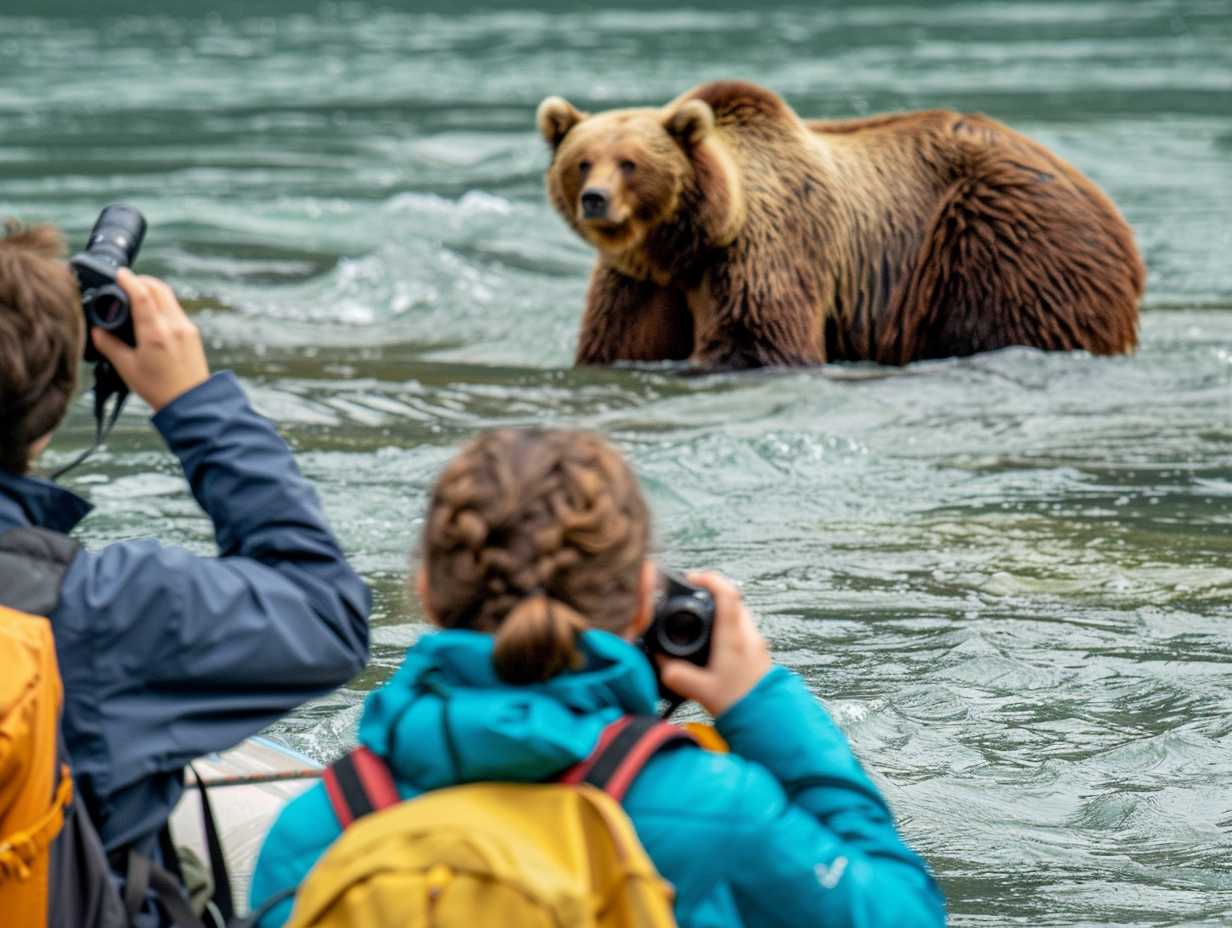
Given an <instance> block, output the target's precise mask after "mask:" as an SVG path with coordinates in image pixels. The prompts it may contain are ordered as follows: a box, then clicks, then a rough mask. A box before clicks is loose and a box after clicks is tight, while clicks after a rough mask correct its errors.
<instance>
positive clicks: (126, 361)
mask: <svg viewBox="0 0 1232 928" xmlns="http://www.w3.org/2000/svg"><path fill="white" fill-rule="evenodd" d="M116 281H117V282H118V283H119V284H120V286H121V287H122V288H123V289H124V292H125V293H127V294H128V297H129V305H130V307H131V312H132V316H133V331H134V334H135V335H136V341H137V347H136V348H130V347H129V346H127V345H125V344H124V343H123V342H121V341H120V340H119V339H117V338H115V337H113V336H110V335H107V334H106V333H102V332H97V331H96V332H94V333H93V337H94V344H95V345H96V346H97V347H98V349H99V351H101V352H103V354H104V355H106V356H107V358H108V359H109V360H110V361H111V363H112V364H113V365H114V366H115V369H116V372H117V373H118V374H119V375H120V376H121V377H122V378H123V379H124V382H125V383H127V384H128V386H129V387H130V388H131V389H132V391H133V392H134V393H136V394H137V395H138V396H140V397H141V398H142V399H143V400H145V401H146V402H147V403H148V404H149V405H150V408H151V409H153V410H154V411H155V412H157V411H158V410H160V409H162V408H163V407H164V406H166V405H167V404H168V403H170V402H171V401H172V400H174V399H176V398H177V397H179V396H180V395H182V394H183V393H185V392H187V391H188V390H191V389H192V388H193V387H195V386H197V385H198V384H201V383H204V382H205V381H206V380H207V379H208V378H209V375H210V371H209V365H208V364H207V362H206V359H205V348H204V347H203V345H202V344H201V333H200V332H198V331H197V327H196V326H195V325H194V324H193V322H192V320H191V319H189V318H188V315H187V314H186V313H185V312H184V309H183V307H181V306H180V301H179V300H178V299H176V296H175V293H174V292H173V291H172V289H171V288H170V287H169V286H168V285H167V284H166V283H165V282H163V281H161V280H159V279H158V278H157V277H145V276H143V277H138V276H137V275H135V274H133V273H132V272H131V271H129V270H128V269H127V268H125V269H123V270H121V271H120V272H119V273H118V274H117V275H116Z"/></svg>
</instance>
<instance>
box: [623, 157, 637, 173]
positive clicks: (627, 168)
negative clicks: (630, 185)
mask: <svg viewBox="0 0 1232 928" xmlns="http://www.w3.org/2000/svg"><path fill="white" fill-rule="evenodd" d="M620 169H621V170H622V171H623V172H624V173H626V174H632V173H633V172H634V171H636V170H637V165H636V164H634V163H633V162H632V161H630V160H629V159H628V158H626V159H625V160H624V161H622V162H620Z"/></svg>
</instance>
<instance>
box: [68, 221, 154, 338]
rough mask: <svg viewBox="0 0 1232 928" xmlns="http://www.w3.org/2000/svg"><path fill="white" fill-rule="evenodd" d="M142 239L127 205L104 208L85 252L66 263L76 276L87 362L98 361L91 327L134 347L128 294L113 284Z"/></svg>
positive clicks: (140, 224)
mask: <svg viewBox="0 0 1232 928" xmlns="http://www.w3.org/2000/svg"><path fill="white" fill-rule="evenodd" d="M144 238H145V217H144V216H142V215H141V213H139V212H137V210H135V209H133V208H132V207H131V206H120V205H118V204H117V205H114V206H108V207H107V208H106V209H104V210H103V211H102V212H101V213H100V214H99V217H98V221H97V222H96V223H94V229H93V231H91V232H90V240H89V242H87V243H86V249H85V251H83V252H80V253H78V254H75V255H73V257H72V259H71V260H70V262H69V263H70V264H71V265H72V268H73V271H74V273H76V275H77V285H78V287H80V289H81V309H82V312H84V313H85V316H86V345H85V349H86V350H85V359H86V360H87V361H101V360H102V355H100V354H99V353H98V351H97V350H95V348H94V343H93V342H92V341H91V340H90V329H91V328H94V327H95V326H97V327H98V328H100V329H103V330H104V331H106V332H109V333H110V334H112V335H114V336H115V337H116V338H118V339H120V340H121V341H124V342H127V343H128V344H129V345H132V346H134V347H136V345H137V335H136V333H135V332H134V331H133V315H132V310H131V307H130V306H129V304H128V294H126V293H125V292H124V291H123V290H121V289H120V285H119V284H117V283H116V272H118V271H119V270H120V268H122V267H129V266H131V265H132V263H133V261H135V260H136V258H137V251H138V250H139V249H140V248H141V240H142V239H144Z"/></svg>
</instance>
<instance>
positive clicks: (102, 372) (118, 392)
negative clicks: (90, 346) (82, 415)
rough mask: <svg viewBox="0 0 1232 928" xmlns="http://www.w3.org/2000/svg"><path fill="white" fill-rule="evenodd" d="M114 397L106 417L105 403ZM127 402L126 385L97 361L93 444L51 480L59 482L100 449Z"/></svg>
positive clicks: (113, 372)
mask: <svg viewBox="0 0 1232 928" xmlns="http://www.w3.org/2000/svg"><path fill="white" fill-rule="evenodd" d="M112 397H115V406H114V407H113V408H112V410H111V415H110V416H108V415H107V401H108V400H109V399H111V398H112ZM126 402H128V384H126V383H125V382H124V381H123V380H121V379H120V375H119V374H117V373H116V372H115V368H113V367H112V366H111V364H110V363H108V362H107V361H99V362H98V363H97V364H95V365H94V443H93V444H92V445H90V447H88V448H86V450H85V451H83V452H81V454H79V455H77V457H75V458H74V459H73V460H72V461H70V462H69V463H67V464H65V465H64V466H63V467H61V468H60V469H59V470H58V471H56V472H55V473H53V474H52V475H51V479H52V480H59V479H60V478H61V477H63V476H64V475H65V474H67V473H68V472H69V471H70V470H72V469H73V468H74V467H76V466H77V465H78V464H80V463H82V462H83V461H84V460H85V459H86V458H88V457H89V456H90V455H92V454H93V453H94V452H95V451H97V450H98V449H99V448H101V447H102V445H103V442H104V441H105V440H106V438H107V436H108V435H109V434H110V433H111V430H112V428H114V427H115V424H116V420H117V419H119V418H120V413H121V412H122V411H123V409H124V404H125V403H126Z"/></svg>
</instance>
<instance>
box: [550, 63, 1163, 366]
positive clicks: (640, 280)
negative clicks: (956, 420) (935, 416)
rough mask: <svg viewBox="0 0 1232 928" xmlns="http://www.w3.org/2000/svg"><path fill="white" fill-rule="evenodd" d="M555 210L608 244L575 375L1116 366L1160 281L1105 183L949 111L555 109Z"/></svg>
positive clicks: (763, 103)
mask: <svg viewBox="0 0 1232 928" xmlns="http://www.w3.org/2000/svg"><path fill="white" fill-rule="evenodd" d="M538 122H539V129H540V131H541V132H542V134H543V136H544V138H546V139H547V141H548V143H549V145H550V146H551V148H552V162H551V165H550V166H549V168H548V172H547V186H548V193H549V197H550V199H551V201H552V203H553V205H554V206H555V207H556V209H557V210H558V211H559V212H560V214H561V215H562V216H563V217H564V218H565V221H566V222H568V223H569V224H570V225H571V226H572V227H573V229H574V230H575V231H576V232H577V233H578V234H579V235H580V236H582V238H584V239H585V240H586V241H588V242H590V243H591V244H592V245H593V246H594V247H595V248H596V249H597V250H598V252H599V260H598V263H597V264H596V266H595V270H594V273H593V275H592V277H591V281H590V289H589V294H588V297H587V306H586V313H585V317H584V318H583V321H582V331H581V334H580V337H579V339H578V347H577V363H579V364H607V363H611V362H614V361H622V360H626V361H655V360H668V359H685V358H687V359H689V360H690V361H691V362H692V363H693V364H695V365H697V366H700V367H703V368H743V367H758V366H762V365H799V364H817V363H821V362H824V361H827V360H860V361H876V362H879V363H882V364H906V363H907V362H909V361H915V360H919V359H922V358H940V357H948V356H954V355H968V354H972V353H974V352H978V351H989V350H992V349H996V348H1004V347H1007V346H1010V345H1027V346H1032V347H1035V348H1044V349H1050V350H1069V349H1085V350H1086V351H1090V352H1092V353H1094V354H1116V353H1119V352H1125V351H1129V350H1131V349H1133V347H1134V346H1135V344H1136V342H1137V321H1138V300H1139V298H1140V296H1141V294H1142V288H1143V281H1144V277H1145V271H1144V269H1143V266H1142V261H1141V259H1140V258H1139V256H1138V252H1137V249H1136V247H1135V245H1134V240H1133V233H1132V232H1131V231H1130V228H1129V226H1128V225H1127V224H1126V222H1125V220H1124V219H1123V218H1122V217H1121V215H1120V213H1119V212H1118V211H1117V209H1116V207H1115V206H1114V205H1113V204H1112V202H1111V201H1110V200H1109V199H1108V197H1106V196H1105V195H1104V194H1103V193H1102V192H1101V191H1100V190H1099V188H1098V187H1096V186H1095V184H1093V183H1092V182H1091V181H1090V180H1088V179H1087V178H1086V177H1084V176H1083V175H1082V174H1080V173H1079V172H1078V171H1076V170H1075V169H1074V168H1072V167H1071V166H1070V165H1068V164H1066V163H1065V162H1064V161H1062V160H1061V159H1060V158H1058V157H1057V156H1056V155H1054V154H1052V153H1051V152H1049V151H1048V150H1047V149H1046V148H1044V147H1043V146H1041V145H1039V144H1038V143H1036V142H1033V141H1031V140H1030V139H1028V138H1026V137H1025V136H1023V135H1020V134H1019V133H1017V132H1015V131H1014V130H1012V129H1010V128H1009V127H1007V126H1004V125H1002V124H1001V123H999V122H996V121H995V120H993V119H989V118H988V117H986V116H981V115H969V114H963V113H955V112H950V111H948V110H929V111H925V112H915V113H900V114H888V115H881V116H873V117H870V118H864V119H849V120H838V121H809V122H805V121H802V120H801V119H800V118H799V117H798V116H797V115H796V114H795V112H794V111H793V110H792V109H791V108H790V107H789V106H788V105H787V104H786V103H785V102H784V101H783V100H782V99H781V98H779V97H778V96H777V95H776V94H774V93H772V92H771V91H769V90H766V89H764V88H762V87H758V86H755V85H753V84H747V83H741V82H736V81H718V82H715V83H710V84H704V85H702V86H700V87H697V88H695V89H693V90H691V91H689V92H688V93H686V94H684V95H683V96H681V97H678V98H677V99H676V100H674V101H672V102H671V103H669V104H668V105H667V106H665V107H663V108H662V109H626V110H613V111H611V112H606V113H599V114H597V115H594V116H591V115H588V114H586V113H581V112H579V111H578V110H577V109H575V108H574V107H573V106H571V105H570V104H569V103H568V102H566V101H565V100H562V99H561V98H560V97H549V98H547V99H546V100H544V101H543V102H542V103H541V104H540V105H539V112H538Z"/></svg>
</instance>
